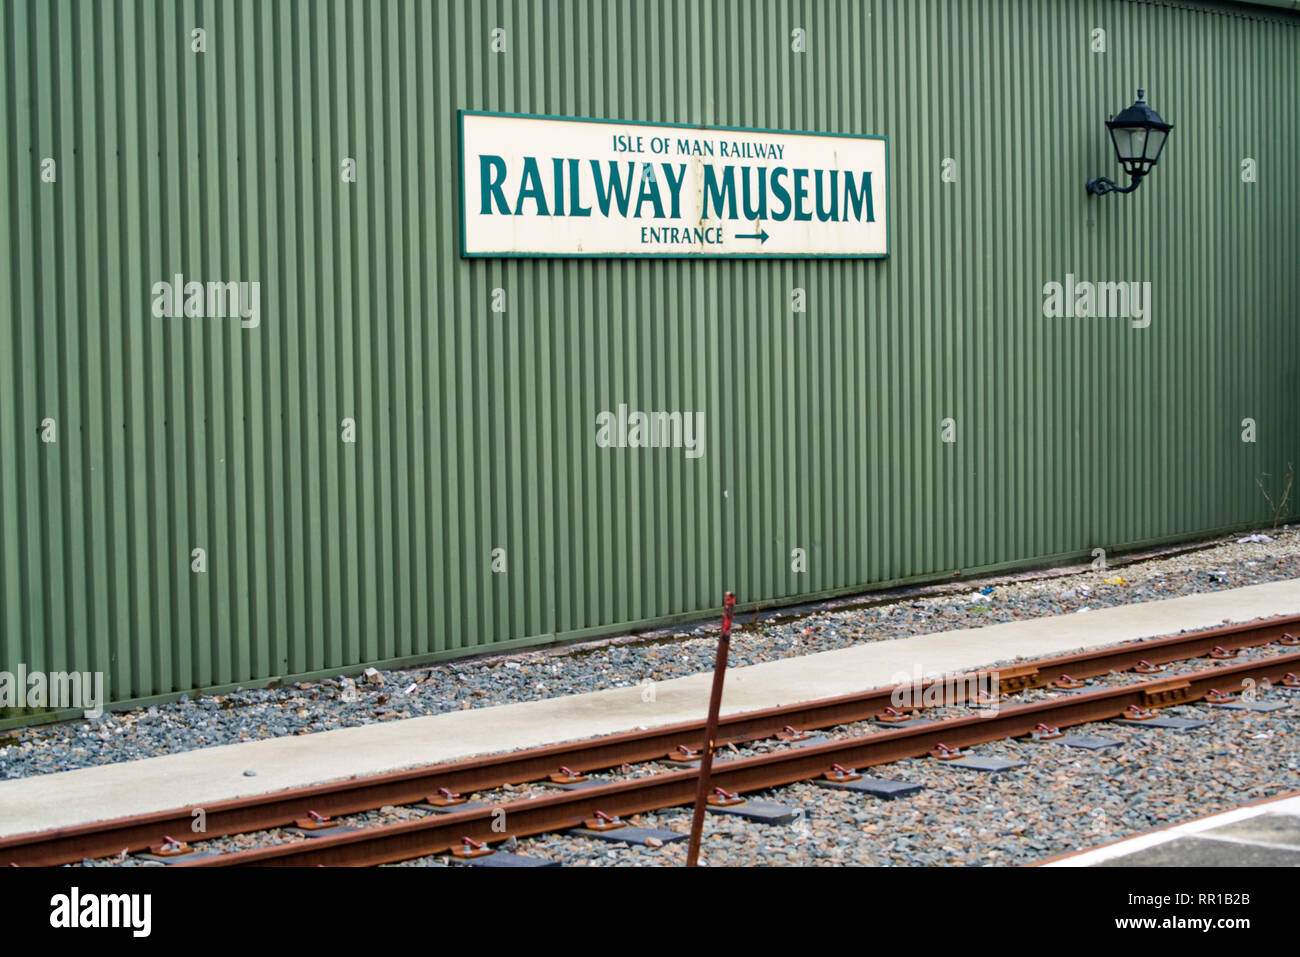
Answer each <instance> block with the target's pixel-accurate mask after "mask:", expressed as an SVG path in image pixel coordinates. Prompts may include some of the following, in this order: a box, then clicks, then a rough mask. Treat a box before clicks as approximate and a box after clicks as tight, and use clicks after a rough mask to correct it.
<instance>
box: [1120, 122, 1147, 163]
mask: <svg viewBox="0 0 1300 957" xmlns="http://www.w3.org/2000/svg"><path fill="white" fill-rule="evenodd" d="M1128 143H1129V146H1128V148H1129V152H1128V153H1127V154H1125V156H1124V159H1141V158H1142V156H1143V151H1144V150H1145V149H1146V145H1147V131H1146V130H1145V129H1144V128H1142V127H1139V128H1137V129H1134V130H1130V131H1129V141H1128Z"/></svg>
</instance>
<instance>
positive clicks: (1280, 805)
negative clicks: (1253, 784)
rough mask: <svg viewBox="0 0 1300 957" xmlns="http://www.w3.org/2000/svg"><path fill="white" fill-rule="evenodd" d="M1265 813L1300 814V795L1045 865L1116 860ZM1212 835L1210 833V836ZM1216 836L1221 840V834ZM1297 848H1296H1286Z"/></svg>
mask: <svg viewBox="0 0 1300 957" xmlns="http://www.w3.org/2000/svg"><path fill="white" fill-rule="evenodd" d="M1261 814H1288V815H1291V816H1293V817H1300V795H1297V796H1292V797H1286V798H1280V799H1277V800H1273V801H1268V802H1266V803H1264V804H1253V805H1251V806H1249V807H1239V808H1236V809H1235V810H1232V811H1224V812H1223V813H1222V814H1212V815H1210V816H1209V817H1203V818H1199V819H1197V820H1195V821H1188V822H1187V823H1186V824H1178V825H1176V826H1174V827H1168V828H1165V829H1163V830H1160V831H1152V832H1151V833H1150V834H1140V835H1138V836H1137V837H1134V838H1130V839H1129V840H1127V841H1118V842H1116V843H1114V844H1107V845H1106V846H1105V847H1098V848H1096V849H1094V850H1091V851H1085V852H1083V853H1082V854H1075V855H1074V856H1073V857H1067V858H1064V859H1062V860H1059V861H1052V862H1051V863H1050V864H1044V865H1042V866H1043V867H1093V866H1095V865H1097V864H1100V863H1102V862H1103V861H1109V860H1113V859H1115V858H1117V857H1125V856H1127V855H1129V854H1136V853H1137V852H1138V851H1145V850H1146V849H1147V848H1149V847H1157V846H1159V845H1161V844H1167V843H1168V842H1169V841H1173V840H1177V839H1178V838H1180V837H1189V836H1194V835H1197V834H1200V833H1201V832H1202V831H1209V830H1212V829H1214V828H1216V827H1223V826H1224V825H1225V824H1235V823H1237V822H1238V821H1247V820H1250V818H1252V817H1258V816H1259V815H1261ZM1207 837H1210V835H1207ZM1213 839H1216V840H1217V839H1218V838H1217V837H1215V838H1213ZM1233 843H1240V844H1251V845H1256V844H1258V846H1260V847H1270V846H1271V847H1277V845H1267V844H1260V843H1259V842H1256V841H1244V840H1241V839H1234V840H1233ZM1286 849H1287V850H1294V848H1286Z"/></svg>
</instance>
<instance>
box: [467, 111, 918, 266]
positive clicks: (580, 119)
mask: <svg viewBox="0 0 1300 957" xmlns="http://www.w3.org/2000/svg"><path fill="white" fill-rule="evenodd" d="M467 116H507V117H513V118H515V119H522V120H566V121H570V122H574V123H615V124H621V125H625V126H666V127H670V128H672V129H679V130H701V131H704V132H716V133H786V134H791V135H794V136H841V137H845V138H846V139H855V140H884V142H885V251H884V252H883V253H761V252H759V253H471V252H467V251H466V249H465V117H467ZM456 126H457V131H458V135H459V137H460V150H459V154H458V155H459V158H460V168H459V169H458V170H457V177H456V178H457V180H458V181H459V186H460V255H461V258H462V259H772V260H788V259H888V258H889V251H890V249H891V248H892V244H891V232H892V229H893V223H894V217H893V206H892V203H891V196H890V191H889V179H890V177H889V137H888V136H875V135H869V134H865V133H819V132H817V131H815V130H778V129H772V128H770V127H761V126H700V125H694V124H691V123H657V122H654V121H653V120H620V119H609V118H605V117H598V116H557V115H556V114H554V113H503V112H498V111H495V110H457V111H456Z"/></svg>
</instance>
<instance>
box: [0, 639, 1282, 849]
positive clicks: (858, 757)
mask: <svg viewBox="0 0 1300 957" xmlns="http://www.w3.org/2000/svg"><path fill="white" fill-rule="evenodd" d="M1297 626H1300V615H1296V616H1287V617H1280V618H1272V619H1267V620H1263V621H1259V622H1251V623H1247V624H1241V625H1232V626H1225V627H1221V628H1214V629H1209V630H1206V631H1199V632H1191V633H1188V634H1182V635H1173V636H1169V637H1164V638H1156V639H1147V640H1141V641H1135V642H1127V643H1125V644H1122V645H1114V646H1109V647H1105V648H1099V649H1095V650H1092V651H1085V652H1081V653H1078V654H1073V655H1062V656H1056V657H1052V658H1045V659H1041V660H1036V661H1028V662H1021V663H1018V664H1016V665H1014V666H1011V667H1009V668H1007V669H1001V670H998V671H979V672H973V673H968V674H965V675H957V676H948V677H944V678H938V679H933V680H930V681H925V682H922V683H921V684H920V685H916V686H911V694H912V696H913V700H914V701H915V700H930V698H929V697H926V691H927V690H930V689H934V692H932V693H931V696H930V697H933V696H934V694H935V692H937V693H938V694H939V695H940V696H943V700H941V701H939V702H937V703H939V704H943V705H949V704H960V703H962V701H963V700H964V696H963V694H962V692H963V690H964V689H967V688H975V687H981V686H983V684H984V682H981V681H977V680H973V679H978V678H984V679H985V680H986V681H987V680H988V679H989V678H991V677H992V676H997V679H998V683H999V691H1000V692H1001V693H1004V694H1005V693H1013V692H1017V691H1021V690H1024V689H1028V688H1041V687H1046V686H1048V685H1050V684H1051V682H1053V681H1054V680H1056V679H1058V678H1059V677H1061V676H1062V675H1063V674H1065V675H1069V676H1070V677H1072V678H1085V677H1094V676H1097V675H1103V674H1108V673H1110V672H1113V671H1114V672H1120V671H1134V670H1138V671H1143V672H1145V671H1147V670H1149V669H1150V668H1151V667H1152V666H1160V665H1164V664H1168V663H1170V662H1174V661H1179V660H1186V659H1191V658H1197V657H1205V656H1216V657H1222V656H1230V655H1231V654H1232V653H1233V652H1235V651H1236V650H1239V649H1242V648H1248V647H1257V646H1262V645H1267V644H1271V643H1274V642H1276V643H1279V644H1282V645H1284V646H1300V639H1297V638H1295V637H1293V636H1292V635H1291V634H1289V633H1288V632H1287V629H1289V628H1296V627H1297ZM1297 668H1300V651H1296V652H1290V653H1283V654H1280V655H1277V656H1273V657H1270V658H1267V659H1263V660H1260V661H1251V662H1245V663H1242V664H1238V665H1229V666H1224V667H1218V668H1214V669H1210V670H1206V671H1202V672H1194V673H1191V674H1184V675H1178V676H1173V677H1170V678H1157V679H1153V680H1150V681H1145V682H1141V683H1137V684H1132V685H1127V686H1122V687H1118V688H1113V689H1102V690H1098V691H1093V692H1085V693H1082V694H1074V695H1071V696H1069V697H1068V698H1064V699H1053V700H1050V701H1046V702H1039V703H1034V704H1026V705H1016V706H1011V707H1003V708H1002V709H1001V710H1000V711H999V713H998V714H997V715H995V716H992V717H989V716H984V715H975V716H970V717H962V718H950V719H945V720H941V721H934V722H927V723H926V724H924V725H917V726H913V727H908V728H896V729H889V730H883V731H880V732H877V733H875V734H872V735H869V736H866V737H859V738H849V739H844V740H840V741H831V742H826V743H824V744H815V745H807V746H804V747H801V748H797V749H796V748H791V749H786V750H784V751H780V752H777V753H775V754H771V755H761V756H757V757H749V758H741V759H735V760H730V761H720V762H718V763H717V764H716V765H715V768H714V777H715V778H716V784H717V785H718V786H720V787H724V788H726V789H727V790H731V791H738V792H739V791H753V790H761V789H764V788H769V787H774V786H777V785H781V784H789V783H793V782H795V781H799V780H807V779H811V778H816V777H820V776H822V775H823V774H824V773H826V772H827V771H828V770H830V769H831V766H832V765H833V764H839V765H841V766H843V767H868V766H871V765H877V764H884V763H888V762H890V761H895V760H899V759H900V758H904V757H914V756H918V755H924V754H926V753H928V752H929V751H930V750H931V749H932V748H934V747H936V746H937V745H938V744H939V743H943V744H945V745H948V746H956V747H969V746H970V745H972V744H977V743H982V742H986V741H991V740H997V739H1000V738H1004V737H1014V736H1017V735H1025V734H1029V733H1030V732H1032V731H1034V730H1035V729H1036V728H1037V726H1038V725H1039V724H1040V723H1041V724H1048V725H1050V726H1053V727H1060V726H1069V725H1075V724H1083V723H1088V722H1092V721H1099V720H1105V719H1107V718H1111V717H1116V716H1119V715H1121V714H1123V713H1124V712H1125V711H1126V710H1127V709H1128V708H1130V707H1131V706H1136V707H1141V708H1153V707H1164V706H1169V705H1175V704H1185V703H1188V702H1191V701H1195V700H1199V699H1201V698H1203V697H1205V695H1206V694H1207V693H1208V692H1209V691H1211V690H1216V689H1217V690H1223V689H1222V688H1218V686H1219V685H1224V684H1227V683H1230V682H1235V681H1240V680H1242V679H1244V678H1248V677H1249V678H1253V679H1255V680H1257V681H1259V680H1263V679H1265V678H1267V679H1268V680H1270V681H1274V682H1276V681H1280V680H1283V679H1285V678H1286V676H1287V675H1288V674H1290V673H1292V672H1294V671H1295V670H1296V669H1297ZM1229 686H1231V685H1229ZM900 687H901V686H900ZM897 690H898V689H896V688H882V689H873V690H871V691H866V692H862V693H858V694H853V695H844V696H840V697H836V698H828V699H821V700H817V701H810V702H803V703H800V704H794V705H785V706H781V707H778V708H769V709H764V710H761V711H752V712H745V713H742V714H737V715H731V716H729V717H724V718H723V719H722V720H721V723H720V727H719V733H718V737H717V744H718V745H719V746H722V745H725V744H727V743H729V742H735V743H741V742H747V741H753V740H757V739H762V738H770V737H772V736H774V735H777V734H779V733H780V732H782V731H783V730H785V729H787V728H791V727H793V728H798V729H799V730H800V731H804V730H813V729H816V728H825V727H832V726H835V725H839V724H848V723H853V722H857V721H864V720H868V719H871V718H873V717H879V716H880V714H881V713H882V712H883V711H884V709H885V708H886V707H888V706H890V704H891V702H892V701H893V700H894V695H895V692H896V691H897ZM954 692H955V694H954ZM703 736H704V722H703V721H699V722H683V723H679V724H676V725H666V726H663V727H660V728H652V729H649V730H647V731H635V732H627V733H623V734H614V735H607V736H604V737H600V738H592V739H586V740H582V741H575V742H567V743H564V744H559V745H551V746H547V747H542V748H531V749H527V750H523V751H516V752H508V753H505V754H499V755H489V756H486V757H480V758H473V759H469V760H466V761H457V762H451V763H446V764H438V765H431V766H429V767H425V768H416V769H411V770H407V771H399V772H392V773H389V774H382V775H375V776H371V777H366V778H358V779H350V780H346V781H337V782H331V783H327V784H322V785H314V786H310V787H304V788H294V789H290V790H286V791H278V792H271V793H269V794H263V795H256V796H252V797H248V798H239V799H235V800H230V801H223V802H214V803H212V804H210V805H205V812H206V815H207V830H206V831H205V833H204V839H205V840H206V839H212V838H217V837H222V836H225V835H229V834H236V833H246V832H251V831H259V830H265V829H268V828H273V827H281V826H292V825H293V823H294V822H295V821H298V820H301V819H303V818H306V817H308V816H309V815H310V814H312V813H316V814H320V815H324V816H328V817H334V816H338V815H344V814H351V813H358V812H361V811H366V810H372V809H374V808H378V807H382V806H384V805H388V804H392V805H398V804H412V803H417V802H421V801H425V800H427V799H428V798H429V797H430V796H432V795H436V794H437V793H438V792H439V790H440V789H442V788H446V789H447V790H449V791H453V792H474V791H483V790H488V789H491V788H497V787H501V786H502V785H505V784H518V783H524V782H528V781H537V780H542V779H545V778H546V777H547V776H548V775H549V774H551V773H554V772H555V771H556V770H557V768H559V767H560V766H561V765H563V766H564V767H567V768H570V769H574V770H576V771H592V770H601V769H607V768H613V767H619V766H621V765H624V764H635V763H640V762H644V761H650V760H655V759H661V758H663V757H664V756H665V755H666V754H668V753H669V752H671V751H673V750H674V749H675V748H677V747H678V746H679V745H681V746H686V747H688V748H692V749H698V748H699V747H702V746H703ZM695 779H696V772H695V770H694V769H690V770H682V771H675V772H667V773H663V774H656V775H652V776H649V777H644V778H638V779H634V780H630V781H623V782H614V783H611V784H608V785H600V786H596V787H591V788H587V789H584V790H581V791H574V792H562V793H559V794H556V795H547V796H543V797H534V798H530V799H528V800H527V801H521V802H509V803H507V804H505V805H502V806H503V807H505V808H506V809H507V816H508V820H509V833H508V834H501V833H496V832H494V831H492V829H491V823H492V820H493V818H492V815H491V809H483V810H482V811H461V812H452V813H447V814H442V815H436V816H432V817H431V818H428V819H423V820H419V821H407V822H402V823H399V824H392V825H382V826H379V827H373V828H367V829H364V830H361V831H353V832H348V833H343V834H337V835H321V836H318V837H316V838H314V839H313V840H312V841H310V842H305V843H304V844H283V845H275V846H271V847H263V848H256V849H253V850H249V851H241V852H237V853H231V854H225V855H220V856H215V857H207V858H202V859H195V860H191V861H184V860H177V861H176V863H175V864H174V865H172V866H181V865H184V866H213V865H216V866H221V865H233V864H308V863H310V864H316V863H320V864H354V865H355V864H361V865H368V864H380V863H389V862H394V861H399V860H404V859H409V858H412V857H420V856H424V855H427V854H432V853H438V852H440V851H445V850H447V849H449V848H451V847H455V846H458V845H459V844H460V843H461V841H462V840H463V839H464V838H466V837H469V838H472V839H474V840H476V841H481V842H485V843H486V842H489V841H499V840H503V839H504V838H506V837H508V836H511V835H514V836H525V835H528V834H537V833H542V832H545V831H552V830H564V829H567V828H571V827H578V826H581V825H582V823H583V822H584V821H585V820H586V819H588V818H590V817H591V816H593V815H594V814H595V812H596V811H597V810H599V811H602V812H604V813H606V814H611V815H620V816H621V815H627V814H633V813H639V812H642V811H648V810H656V809H660V808H665V807H673V806H676V805H679V804H685V803H689V802H690V800H691V796H692V793H693V791H692V789H693V788H694V782H695ZM190 820H191V813H190V809H189V808H188V807H186V808H181V809H177V810H173V811H163V812H157V813H151V814H144V815H134V816H130V817H124V818H116V819H111V820H107V821H97V822H92V823H89V824H83V825H78V826H75V827H68V828H59V829H54V830H49V831H39V832H32V833H28V834H20V835H13V836H10V837H7V838H0V865H6V864H17V865H23V866H47V865H56V864H65V863H73V862H76V861H80V860H83V859H86V858H95V857H109V856H112V855H115V854H118V853H120V852H121V851H122V850H123V849H126V850H131V851H137V850H145V849H148V848H150V847H151V846H157V845H161V844H162V843H164V841H165V839H166V838H165V835H167V834H169V833H177V832H179V833H186V832H187V830H186V829H187V828H188V825H189V822H190Z"/></svg>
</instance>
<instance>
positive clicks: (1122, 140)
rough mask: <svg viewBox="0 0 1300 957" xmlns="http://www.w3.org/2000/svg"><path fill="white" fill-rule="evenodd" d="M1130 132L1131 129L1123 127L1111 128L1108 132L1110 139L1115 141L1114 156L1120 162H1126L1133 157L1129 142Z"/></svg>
mask: <svg viewBox="0 0 1300 957" xmlns="http://www.w3.org/2000/svg"><path fill="white" fill-rule="evenodd" d="M1132 132H1133V131H1132V130H1131V129H1129V128H1128V127H1125V126H1117V127H1113V128H1112V129H1111V131H1110V137H1111V139H1112V140H1114V141H1115V155H1116V156H1118V157H1119V158H1120V159H1121V160H1126V159H1128V158H1129V157H1130V156H1132V155H1133V153H1132V146H1131V145H1130V142H1129V137H1130V134H1132Z"/></svg>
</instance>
